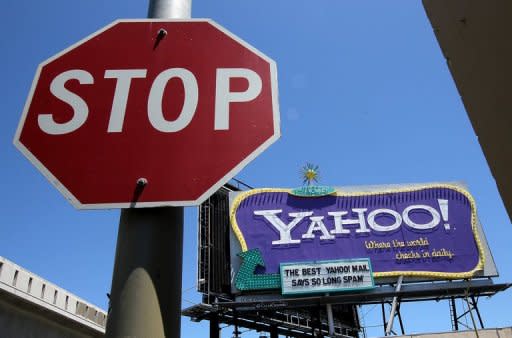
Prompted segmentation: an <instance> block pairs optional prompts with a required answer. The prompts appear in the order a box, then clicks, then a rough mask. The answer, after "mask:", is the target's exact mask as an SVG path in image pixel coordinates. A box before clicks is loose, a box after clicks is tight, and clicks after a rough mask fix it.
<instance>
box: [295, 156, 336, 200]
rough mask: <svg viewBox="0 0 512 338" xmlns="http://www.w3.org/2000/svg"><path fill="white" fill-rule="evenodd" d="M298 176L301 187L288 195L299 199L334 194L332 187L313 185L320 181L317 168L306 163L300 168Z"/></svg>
mask: <svg viewBox="0 0 512 338" xmlns="http://www.w3.org/2000/svg"><path fill="white" fill-rule="evenodd" d="M300 176H301V178H302V187H300V188H295V189H291V190H290V194H291V195H294V196H299V197H321V196H326V195H331V194H334V193H336V190H335V189H334V188H333V187H329V186H322V185H315V184H313V182H314V183H318V180H319V179H320V178H319V176H320V174H319V170H318V166H317V165H314V164H312V163H306V164H305V165H304V166H303V167H302V168H300Z"/></svg>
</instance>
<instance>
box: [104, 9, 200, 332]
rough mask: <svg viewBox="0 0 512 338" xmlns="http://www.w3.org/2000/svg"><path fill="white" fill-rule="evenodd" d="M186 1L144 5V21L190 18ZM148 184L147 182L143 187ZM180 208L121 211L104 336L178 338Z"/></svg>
mask: <svg viewBox="0 0 512 338" xmlns="http://www.w3.org/2000/svg"><path fill="white" fill-rule="evenodd" d="M191 4H192V1H191V0H149V9H148V17H149V18H169V19H170V18H183V19H186V18H190V13H191ZM148 183H149V184H151V182H148ZM182 261H183V207H178V208H174V207H160V208H144V209H124V210H121V218H120V221H119V233H118V237H117V246H116V257H115V262H114V273H113V277H112V288H111V292H110V295H111V296H110V309H109V310H110V311H109V315H108V320H107V328H106V333H105V336H106V337H107V338H113V337H127V336H129V337H155V338H160V337H162V338H164V337H167V338H171V337H180V333H181V279H182Z"/></svg>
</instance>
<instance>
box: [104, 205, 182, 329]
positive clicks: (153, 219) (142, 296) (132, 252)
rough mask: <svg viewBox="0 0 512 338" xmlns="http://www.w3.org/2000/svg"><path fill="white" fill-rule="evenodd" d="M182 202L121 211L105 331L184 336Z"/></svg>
mask: <svg viewBox="0 0 512 338" xmlns="http://www.w3.org/2000/svg"><path fill="white" fill-rule="evenodd" d="M182 257H183V208H171V207H166V208H143V209H124V210H122V211H121V219H120V222H119V233H118V237H117V248H116V258H115V263H114V276H113V278H112V291H111V295H110V306H109V315H108V320H107V330H106V337H116V338H117V337H141V338H142V337H155V338H160V337H161V338H164V337H179V336H180V324H181V271H182Z"/></svg>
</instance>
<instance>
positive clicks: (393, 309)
mask: <svg viewBox="0 0 512 338" xmlns="http://www.w3.org/2000/svg"><path fill="white" fill-rule="evenodd" d="M403 279H404V276H399V277H398V282H397V283H396V289H395V292H400V289H401V288H402V281H403ZM397 302H398V297H397V296H395V297H393V304H392V305H391V313H390V314H389V321H388V326H387V327H386V336H387V335H389V334H390V333H391V330H393V321H394V320H395V313H396V306H397Z"/></svg>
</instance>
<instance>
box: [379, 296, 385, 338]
mask: <svg viewBox="0 0 512 338" xmlns="http://www.w3.org/2000/svg"><path fill="white" fill-rule="evenodd" d="M380 305H381V310H382V327H383V328H384V336H387V333H386V310H385V309H384V302H382V303H380Z"/></svg>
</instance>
